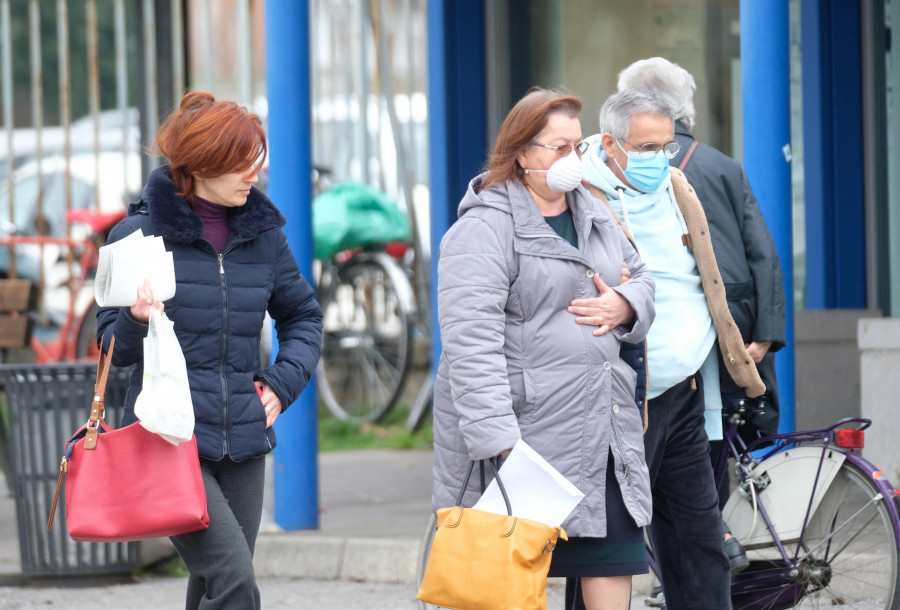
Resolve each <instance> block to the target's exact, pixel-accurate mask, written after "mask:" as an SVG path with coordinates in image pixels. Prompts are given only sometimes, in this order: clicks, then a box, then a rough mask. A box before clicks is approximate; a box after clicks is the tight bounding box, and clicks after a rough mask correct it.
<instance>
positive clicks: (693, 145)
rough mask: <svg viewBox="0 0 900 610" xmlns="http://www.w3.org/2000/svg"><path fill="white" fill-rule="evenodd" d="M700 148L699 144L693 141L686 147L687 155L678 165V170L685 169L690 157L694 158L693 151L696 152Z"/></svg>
mask: <svg viewBox="0 0 900 610" xmlns="http://www.w3.org/2000/svg"><path fill="white" fill-rule="evenodd" d="M698 146H700V142H698V141H697V140H694V141H693V142H691V145H690V146H688V149H687V153H685V155H684V159H682V160H681V164H679V166H678V169H680V170H681V171H684V168H685V167H687V164H688V163H689V162H690V160H691V157H693V156H694V151H695V150H697V147H698Z"/></svg>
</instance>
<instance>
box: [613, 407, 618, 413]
mask: <svg viewBox="0 0 900 610" xmlns="http://www.w3.org/2000/svg"><path fill="white" fill-rule="evenodd" d="M618 412H619V405H613V413H618Z"/></svg>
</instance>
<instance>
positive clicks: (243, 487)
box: [170, 457, 266, 610]
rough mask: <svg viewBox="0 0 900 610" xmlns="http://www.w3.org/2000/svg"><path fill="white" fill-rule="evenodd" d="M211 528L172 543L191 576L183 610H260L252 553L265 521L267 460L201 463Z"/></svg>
mask: <svg viewBox="0 0 900 610" xmlns="http://www.w3.org/2000/svg"><path fill="white" fill-rule="evenodd" d="M200 470H201V472H202V473H203V485H204V487H205V488H206V504H207V510H208V511H209V528H208V529H205V530H200V531H197V532H190V533H188V534H182V535H180V536H173V537H172V538H170V540H171V541H172V544H174V545H175V549H176V550H177V551H178V554H179V555H181V558H182V560H184V563H185V565H186V566H187V568H188V570H189V571H190V576H189V577H188V588H187V596H186V599H185V608H186V609H187V610H195V609H198V608H202V609H203V610H212V609H213V608H223V609H224V608H241V609H245V608H246V609H247V610H253V609H254V608H255V609H258V608H259V607H260V599H259V588H258V587H257V586H256V575H255V573H254V571H253V550H254V547H255V546H256V534H257V533H258V532H259V521H260V518H261V517H262V504H263V489H264V484H265V476H266V460H265V458H263V457H258V458H252V459H249V460H245V461H242V462H233V461H231V460H230V459H229V458H227V457H226V458H224V459H222V460H220V461H218V462H214V461H211V460H205V459H201V460H200Z"/></svg>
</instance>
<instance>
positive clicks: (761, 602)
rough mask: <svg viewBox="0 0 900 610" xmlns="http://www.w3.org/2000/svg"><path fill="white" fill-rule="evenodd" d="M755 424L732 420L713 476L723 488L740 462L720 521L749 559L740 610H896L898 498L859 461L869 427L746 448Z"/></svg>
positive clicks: (854, 422) (740, 417) (743, 411)
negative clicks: (745, 430)
mask: <svg viewBox="0 0 900 610" xmlns="http://www.w3.org/2000/svg"><path fill="white" fill-rule="evenodd" d="M752 415H753V414H752V413H751V412H749V407H747V406H745V405H744V404H743V403H741V404H739V405H738V406H737V407H736V408H734V409H733V411H732V412H729V413H727V419H726V425H725V430H724V441H723V447H722V451H721V453H720V455H719V458H718V463H717V464H716V468H715V474H716V482H717V483H718V484H721V482H722V481H723V479H724V478H725V476H726V473H727V471H728V460H729V458H733V459H734V462H733V468H734V470H733V473H734V478H733V483H734V491H733V492H732V494H731V496H730V498H729V499H728V502H727V504H726V505H725V508H724V509H723V511H722V516H723V518H724V519H725V521H726V522H727V523H728V525H729V526H730V527H731V532H732V535H734V536H735V537H737V539H738V540H740V541H741V543H742V544H743V545H744V548H745V549H746V551H747V556H748V558H749V559H750V567H749V568H747V569H746V570H744V571H743V572H740V573H739V574H736V575H735V576H733V577H732V584H731V599H732V605H733V607H734V610H778V609H781V608H825V607H829V608H830V607H835V606H840V607H846V608H866V609H875V608H879V609H885V610H898V609H900V593H898V589H900V576H898V556H900V551H898V549H900V517H898V507H897V499H896V498H897V495H898V493H900V492H897V491H895V490H894V488H893V487H892V486H891V484H890V482H889V481H888V480H887V478H886V477H885V476H884V475H883V473H882V472H881V471H880V470H879V469H878V468H876V467H875V466H874V465H873V464H872V463H871V462H869V461H868V460H866V459H865V458H863V457H862V456H861V455H859V453H858V452H857V451H856V450H857V449H861V448H862V447H863V445H864V432H863V431H864V430H865V429H866V428H868V427H869V426H870V425H871V423H872V422H871V420H868V419H861V418H858V417H847V418H844V419H841V420H839V421H837V422H835V423H834V424H832V425H830V426H828V427H825V428H817V429H813V430H799V431H797V432H790V433H785V434H777V435H770V436H765V437H762V438H756V439H753V440H752V441H750V442H745V441H744V439H743V438H742V437H741V435H740V434H739V433H738V430H739V427H740V426H741V425H743V424H744V423H745V421H746V420H747V419H748V418H749V417H751V416H752ZM651 563H652V562H651ZM654 567H655V566H654ZM654 571H655V570H654Z"/></svg>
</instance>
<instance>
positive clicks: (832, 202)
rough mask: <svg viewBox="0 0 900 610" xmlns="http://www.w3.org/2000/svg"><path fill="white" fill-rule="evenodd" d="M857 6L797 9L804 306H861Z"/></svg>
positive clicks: (807, 2) (820, 2) (822, 1)
mask: <svg viewBox="0 0 900 610" xmlns="http://www.w3.org/2000/svg"><path fill="white" fill-rule="evenodd" d="M859 4H860V3H859V2H832V1H831V0H802V2H801V5H800V15H801V27H802V31H801V40H802V45H803V49H802V51H803V53H802V55H803V140H804V146H803V156H804V157H803V158H804V160H803V166H804V170H805V174H806V179H805V181H804V190H805V199H806V201H805V205H806V285H805V288H806V308H807V309H838V308H844V309H862V308H865V307H866V275H867V274H866V247H865V240H866V230H865V222H864V221H865V216H866V209H865V187H866V185H865V179H864V176H865V171H864V169H865V168H864V162H863V159H864V157H865V155H864V154H863V122H864V120H865V119H864V117H863V102H862V91H863V82H862V77H861V76H860V66H861V65H862V45H861V44H860V37H861V36H862V34H861V29H862V23H861V13H860V7H859Z"/></svg>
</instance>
